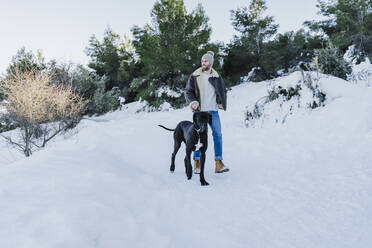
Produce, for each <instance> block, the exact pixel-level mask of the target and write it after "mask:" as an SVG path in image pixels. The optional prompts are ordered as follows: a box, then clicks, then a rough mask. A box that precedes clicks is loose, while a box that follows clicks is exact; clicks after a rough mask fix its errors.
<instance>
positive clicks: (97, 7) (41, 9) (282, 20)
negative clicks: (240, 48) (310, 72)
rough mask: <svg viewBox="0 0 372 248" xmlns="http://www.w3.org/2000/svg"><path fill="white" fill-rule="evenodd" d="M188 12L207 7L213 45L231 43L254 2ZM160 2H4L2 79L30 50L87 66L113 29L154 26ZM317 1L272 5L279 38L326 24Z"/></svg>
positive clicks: (0, 7) (216, 0) (215, 2)
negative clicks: (235, 15) (242, 11)
mask: <svg viewBox="0 0 372 248" xmlns="http://www.w3.org/2000/svg"><path fill="white" fill-rule="evenodd" d="M184 2H185V4H186V7H187V10H188V11H191V10H192V9H194V8H195V7H196V5H197V3H198V2H200V3H202V5H203V7H204V9H205V11H206V14H207V16H208V17H209V18H210V24H211V26H212V39H211V40H212V41H216V40H218V41H223V42H225V43H227V42H228V41H229V40H230V39H231V38H232V37H233V33H234V30H233V27H232V25H231V20H230V10H232V9H234V10H235V9H237V7H242V6H248V5H249V3H250V1H249V0H230V1H226V0H184ZM154 3H155V0H137V1H128V0H105V1H99V0H89V1H88V0H64V1H56V0H32V1H30V0H1V1H0V34H1V38H0V74H2V73H3V72H5V69H6V67H7V66H8V65H9V63H10V60H11V58H12V56H14V55H15V54H16V52H17V50H18V49H20V48H21V47H22V46H25V47H26V49H27V50H32V51H34V52H36V50H38V49H41V50H42V52H43V55H44V56H45V57H46V59H47V60H49V59H57V60H59V61H65V62H66V61H72V62H75V63H82V64H86V63H87V62H88V59H89V58H88V57H87V56H86V55H85V52H84V50H85V48H86V47H87V45H88V40H89V38H90V37H91V36H92V35H93V34H95V35H96V36H97V37H98V38H99V39H101V38H102V35H103V32H104V30H105V29H106V27H107V26H110V27H111V28H112V29H113V31H114V32H116V33H119V34H121V35H123V34H124V33H125V34H128V35H130V34H131V32H130V29H131V28H132V27H133V26H134V25H138V26H143V25H144V24H145V23H149V22H150V21H151V19H150V11H151V9H152V7H153V5H154ZM315 5H316V0H267V7H268V10H267V12H266V13H267V14H268V15H272V16H274V17H275V21H276V23H277V24H279V25H280V27H279V32H286V31H290V30H297V29H299V28H300V27H301V25H302V23H303V22H304V21H306V20H313V19H320V16H319V15H317V12H318V10H317V8H316V6H315Z"/></svg>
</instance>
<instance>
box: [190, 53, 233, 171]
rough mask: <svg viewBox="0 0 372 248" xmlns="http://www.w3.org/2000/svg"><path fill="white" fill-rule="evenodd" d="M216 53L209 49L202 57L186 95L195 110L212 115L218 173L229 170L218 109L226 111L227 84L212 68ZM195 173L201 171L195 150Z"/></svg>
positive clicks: (198, 157) (198, 153)
mask: <svg viewBox="0 0 372 248" xmlns="http://www.w3.org/2000/svg"><path fill="white" fill-rule="evenodd" d="M213 57H214V53H213V52H212V51H208V52H207V53H206V54H204V55H203V57H202V59H201V63H202V66H201V67H200V68H199V69H197V70H196V71H194V72H193V73H192V74H191V75H190V78H189V80H188V82H187V85H186V91H185V97H186V101H187V103H188V104H189V106H190V107H191V109H192V110H193V111H197V110H200V111H206V112H208V113H209V114H211V116H212V123H211V124H210V127H211V129H212V135H213V143H214V156H215V161H216V168H215V172H216V173H223V172H227V171H229V168H227V167H226V166H225V165H224V164H223V162H222V134H221V122H220V117H219V114H218V109H223V110H225V111H226V86H225V83H224V81H223V80H222V78H221V77H220V76H219V75H218V73H217V72H216V71H215V70H214V69H213V68H212V66H213V62H214V58H213ZM194 173H195V174H199V173H200V152H199V151H195V152H194Z"/></svg>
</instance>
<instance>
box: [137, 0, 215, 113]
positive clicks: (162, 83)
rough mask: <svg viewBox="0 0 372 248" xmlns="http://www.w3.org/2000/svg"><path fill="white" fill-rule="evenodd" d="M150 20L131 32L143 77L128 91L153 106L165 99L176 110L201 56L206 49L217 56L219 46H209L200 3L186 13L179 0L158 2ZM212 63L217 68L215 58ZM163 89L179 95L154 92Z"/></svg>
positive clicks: (207, 29)
mask: <svg viewBox="0 0 372 248" xmlns="http://www.w3.org/2000/svg"><path fill="white" fill-rule="evenodd" d="M151 17H152V23H151V25H150V24H147V25H145V26H144V27H138V26H135V27H134V28H133V29H132V32H133V36H134V41H133V45H134V47H135V49H136V53H137V54H138V57H139V59H140V63H141V65H142V70H141V75H142V76H141V77H139V78H137V79H136V80H134V81H133V82H132V85H131V90H132V91H134V92H136V94H137V96H138V97H141V98H142V99H145V100H147V101H148V102H149V103H150V104H151V105H153V106H156V107H157V106H159V105H160V104H161V103H162V102H163V101H164V100H166V101H168V102H170V103H171V104H172V105H173V106H176V107H177V106H180V104H182V103H183V102H184V97H183V96H181V92H183V90H184V87H185V85H186V81H187V79H188V76H189V75H190V73H191V72H192V71H193V70H194V69H196V68H197V67H198V66H200V58H201V56H202V55H203V54H204V53H205V52H206V51H207V50H213V51H214V52H215V54H216V55H218V51H219V46H218V45H216V44H210V43H209V39H210V34H211V27H210V25H209V23H208V17H207V16H206V15H205V12H204V10H203V8H202V6H201V5H200V4H199V5H198V6H197V8H196V9H194V10H193V11H192V12H191V13H187V10H186V7H185V5H184V2H183V1H182V0H159V1H157V2H156V3H155V4H154V6H153V9H152V11H151ZM215 61H216V63H215V65H214V67H218V66H219V64H218V57H217V58H215ZM164 87H165V88H167V89H170V90H172V91H175V92H176V93H179V95H178V96H176V97H172V96H168V95H167V94H161V95H160V96H159V94H157V93H156V91H157V90H159V89H160V88H164Z"/></svg>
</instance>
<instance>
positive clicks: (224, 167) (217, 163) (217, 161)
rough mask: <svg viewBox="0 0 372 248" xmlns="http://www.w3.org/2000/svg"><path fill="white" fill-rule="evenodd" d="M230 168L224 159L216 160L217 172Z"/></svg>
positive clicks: (226, 170)
mask: <svg viewBox="0 0 372 248" xmlns="http://www.w3.org/2000/svg"><path fill="white" fill-rule="evenodd" d="M228 171H229V168H227V167H226V166H225V165H224V164H223V163H222V160H216V169H215V170H214V172H215V173H223V172H228Z"/></svg>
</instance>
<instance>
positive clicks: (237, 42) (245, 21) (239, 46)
mask: <svg viewBox="0 0 372 248" xmlns="http://www.w3.org/2000/svg"><path fill="white" fill-rule="evenodd" d="M266 9H267V7H266V2H265V0H252V1H251V3H250V5H249V6H248V8H247V7H243V8H238V9H237V10H232V11H231V14H232V24H233V26H234V29H235V30H237V31H238V32H240V36H235V37H234V40H233V42H232V43H231V44H229V45H228V46H227V56H226V59H225V63H224V72H225V73H226V74H230V78H232V80H233V81H235V82H234V83H237V82H236V81H237V79H238V78H240V77H241V76H243V75H246V74H247V73H248V72H249V71H250V70H251V69H252V68H253V67H261V64H260V60H261V58H262V54H263V45H264V42H265V41H267V40H268V39H269V38H270V37H272V36H273V35H274V34H275V33H276V31H277V28H278V25H276V24H274V18H273V17H272V16H264V12H265V10H266ZM236 64H244V65H245V66H243V67H240V68H234V67H235V65H236ZM261 69H262V67H261ZM261 73H262V74H265V72H261ZM234 74H235V75H234Z"/></svg>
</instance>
